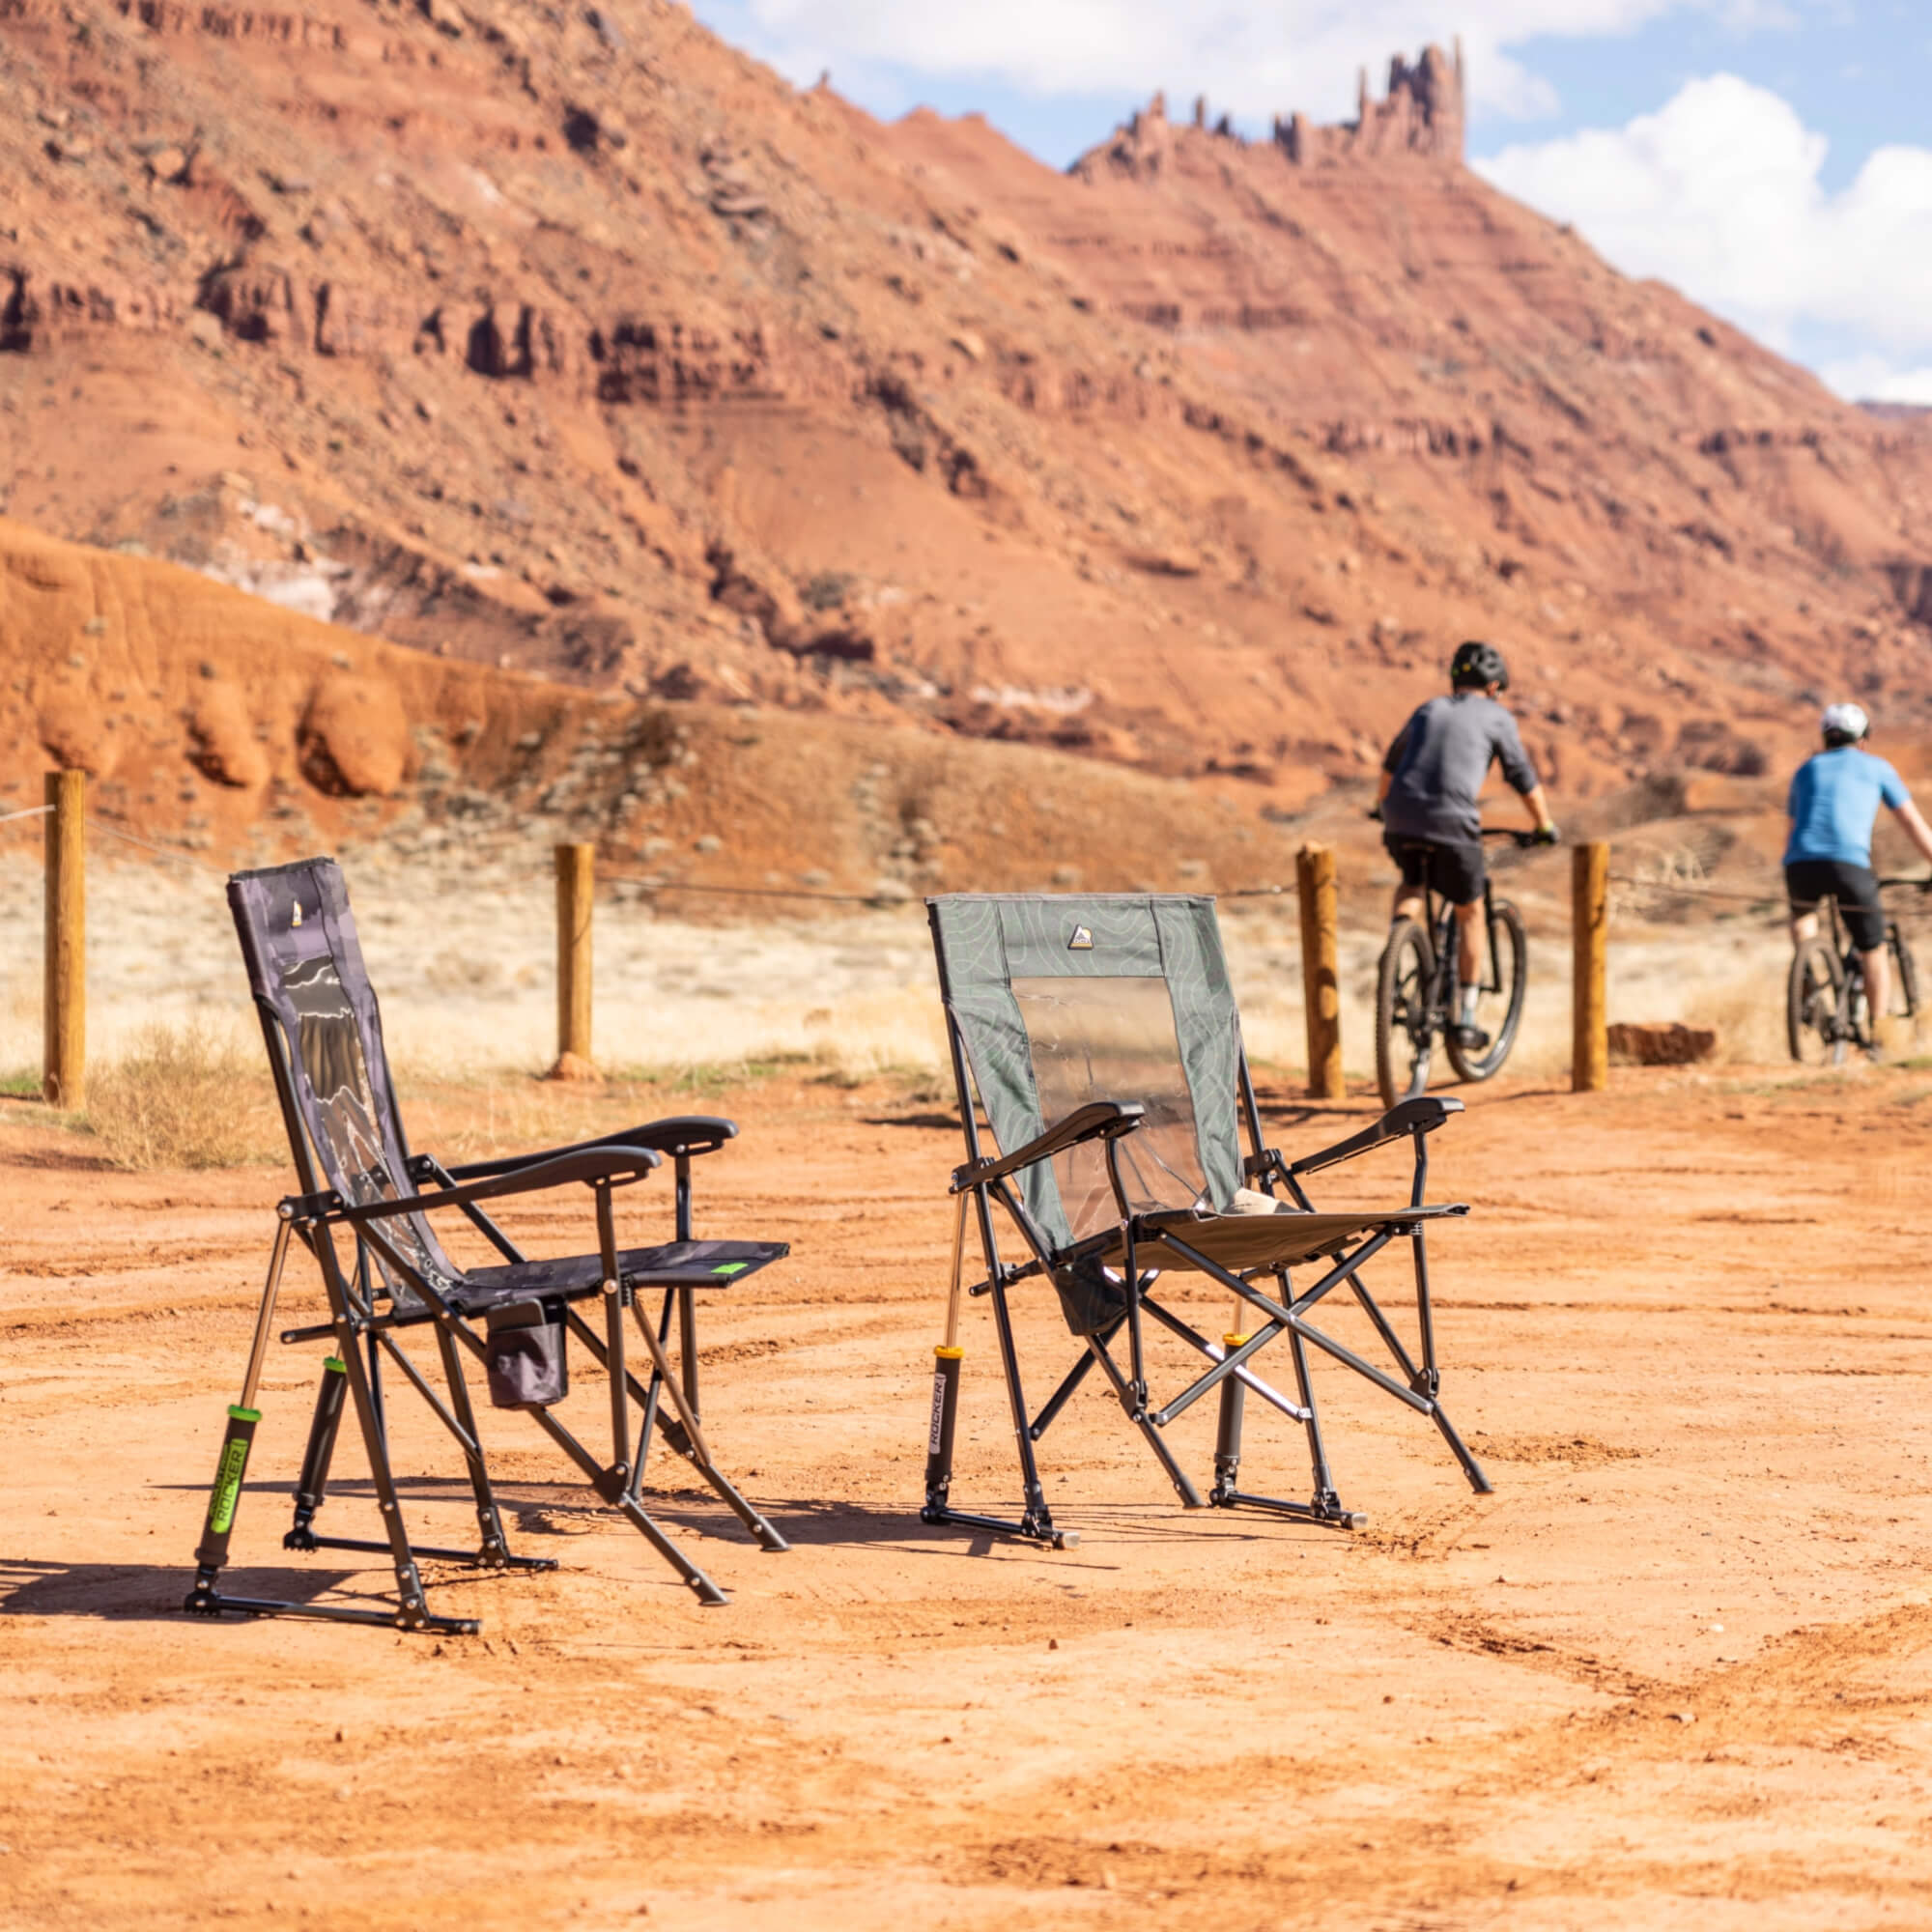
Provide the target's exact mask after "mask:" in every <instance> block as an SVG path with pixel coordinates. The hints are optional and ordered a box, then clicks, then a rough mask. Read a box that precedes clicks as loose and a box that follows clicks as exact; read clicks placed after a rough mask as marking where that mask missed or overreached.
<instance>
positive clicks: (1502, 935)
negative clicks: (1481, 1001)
mask: <svg viewBox="0 0 1932 1932" xmlns="http://www.w3.org/2000/svg"><path fill="white" fill-rule="evenodd" d="M1493 910H1494V913H1495V927H1494V929H1493V931H1492V935H1491V937H1492V943H1493V944H1494V946H1495V948H1496V950H1497V952H1499V953H1500V954H1501V955H1502V956H1501V957H1500V958H1499V959H1498V960H1497V961H1496V964H1497V965H1499V966H1500V967H1501V968H1502V989H1501V993H1500V995H1499V997H1500V999H1501V1001H1502V1016H1501V1018H1500V1019H1499V1020H1498V1021H1497V1023H1496V1026H1495V1029H1494V1031H1493V1032H1492V1034H1491V1036H1490V1044H1489V1047H1488V1049H1487V1050H1486V1051H1484V1052H1482V1053H1470V1052H1469V1051H1468V1050H1467V1049H1466V1048H1463V1047H1461V1046H1458V1045H1457V1044H1456V1036H1455V1035H1454V1034H1453V1033H1452V1034H1450V1035H1449V1036H1448V1037H1446V1038H1445V1040H1444V1041H1443V1044H1444V1045H1445V1046H1447V1047H1448V1049H1449V1065H1451V1066H1453V1067H1454V1068H1455V1069H1456V1071H1457V1072H1458V1073H1459V1074H1461V1075H1462V1077H1463V1079H1464V1080H1487V1079H1489V1078H1490V1077H1491V1076H1492V1074H1494V1073H1497V1072H1500V1071H1501V1069H1502V1064H1503V1062H1504V1061H1506V1060H1507V1059H1508V1058H1509V1057H1510V1048H1511V1047H1513V1046H1514V1045H1515V1044H1516V1037H1517V1033H1518V1031H1519V1029H1520V1027H1521V1025H1522V1002H1523V996H1524V994H1525V993H1526V992H1527V991H1528V988H1529V934H1528V933H1527V932H1525V931H1524V930H1523V923H1522V915H1521V914H1520V912H1518V911H1517V909H1516V907H1515V906H1513V905H1511V904H1510V902H1509V900H1507V899H1498V900H1497V901H1496V904H1495V906H1494V909H1493ZM1477 1010H1478V1014H1479V1016H1480V1017H1481V1018H1483V1019H1490V1018H1492V1017H1493V1016H1494V1015H1493V1014H1492V1013H1485V1012H1483V1011H1482V1009H1481V1007H1480V1005H1479V1006H1478V1009H1477Z"/></svg>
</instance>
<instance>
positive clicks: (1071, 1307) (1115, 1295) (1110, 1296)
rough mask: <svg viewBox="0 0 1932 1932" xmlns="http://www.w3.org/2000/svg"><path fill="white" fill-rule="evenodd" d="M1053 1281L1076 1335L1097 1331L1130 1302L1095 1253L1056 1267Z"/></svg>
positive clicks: (1069, 1323) (1061, 1307) (1064, 1311)
mask: <svg viewBox="0 0 1932 1932" xmlns="http://www.w3.org/2000/svg"><path fill="white" fill-rule="evenodd" d="M1053 1285H1054V1288H1055V1289H1056V1290H1057V1291H1058V1292H1059V1294H1060V1312H1061V1314H1062V1315H1064V1316H1065V1318H1066V1325H1067V1327H1068V1328H1069V1329H1070V1330H1071V1331H1072V1332H1073V1333H1074V1334H1076V1335H1097V1334H1098V1333H1099V1332H1100V1330H1101V1329H1103V1328H1105V1327H1106V1326H1107V1324H1108V1323H1109V1322H1111V1321H1116V1320H1117V1319H1118V1318H1119V1317H1120V1315H1121V1314H1122V1311H1123V1310H1124V1309H1125V1307H1126V1305H1127V1297H1126V1295H1125V1293H1123V1292H1122V1288H1121V1285H1120V1283H1119V1282H1118V1281H1116V1280H1115V1279H1114V1278H1113V1276H1111V1275H1110V1274H1109V1273H1108V1272H1107V1270H1106V1269H1105V1268H1104V1267H1103V1266H1101V1264H1100V1263H1099V1262H1098V1261H1097V1260H1095V1259H1094V1256H1092V1255H1088V1256H1086V1257H1085V1258H1084V1259H1082V1260H1080V1261H1077V1262H1067V1263H1065V1264H1063V1265H1062V1266H1060V1267H1057V1268H1055V1269H1054V1271H1053Z"/></svg>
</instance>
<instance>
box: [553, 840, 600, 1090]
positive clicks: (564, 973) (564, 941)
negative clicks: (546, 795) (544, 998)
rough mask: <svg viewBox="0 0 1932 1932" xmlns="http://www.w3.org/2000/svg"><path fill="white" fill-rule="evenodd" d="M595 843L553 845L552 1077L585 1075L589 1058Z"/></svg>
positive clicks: (581, 1076)
mask: <svg viewBox="0 0 1932 1932" xmlns="http://www.w3.org/2000/svg"><path fill="white" fill-rule="evenodd" d="M596 856H597V848H596V847H595V846H594V845H559V846H558V847H557V848H556V1065H554V1066H553V1067H552V1068H551V1077H552V1078H553V1079H559V1080H571V1079H583V1078H585V1077H586V1076H588V1075H589V1074H591V1073H593V1072H594V1071H595V1068H594V1066H593V1065H592V1062H591V1058H590V915H591V897H592V888H593V887H594V885H595V883H596Z"/></svg>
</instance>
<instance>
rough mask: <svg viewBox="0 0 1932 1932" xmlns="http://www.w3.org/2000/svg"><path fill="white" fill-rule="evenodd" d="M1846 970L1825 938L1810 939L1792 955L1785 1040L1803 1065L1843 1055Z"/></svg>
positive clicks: (1814, 1064) (1834, 1058) (1787, 995)
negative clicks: (1842, 1033) (1842, 1021)
mask: <svg viewBox="0 0 1932 1932" xmlns="http://www.w3.org/2000/svg"><path fill="white" fill-rule="evenodd" d="M1844 1003H1845V969H1844V967H1843V966H1842V965H1841V964H1840V963H1839V960H1838V955H1837V954H1836V953H1835V952H1833V951H1832V949H1831V947H1830V946H1829V945H1828V944H1827V943H1826V942H1825V941H1824V940H1823V939H1807V940H1805V941H1804V942H1803V944H1801V945H1800V947H1799V948H1798V950H1797V952H1794V953H1793V954H1792V955H1791V972H1790V975H1789V976H1788V978H1787V979H1786V980H1785V987H1784V1034H1785V1043H1786V1044H1787V1045H1788V1046H1789V1047H1790V1049H1791V1057H1792V1059H1793V1060H1795V1061H1797V1062H1798V1063H1799V1065H1802V1066H1823V1065H1826V1064H1827V1063H1828V1062H1832V1061H1833V1060H1842V1059H1843V1058H1844V1050H1845V1042H1844V1039H1843V1037H1842V1035H1841V1031H1840V1027H1841V1018H1842V1009H1843V1007H1844Z"/></svg>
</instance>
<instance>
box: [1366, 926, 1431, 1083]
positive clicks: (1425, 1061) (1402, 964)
mask: <svg viewBox="0 0 1932 1932" xmlns="http://www.w3.org/2000/svg"><path fill="white" fill-rule="evenodd" d="M1434 988H1435V951H1434V949H1433V948H1432V947H1431V946H1430V944H1429V935H1428V934H1427V933H1426V932H1424V931H1423V929H1422V928H1421V926H1419V925H1417V924H1416V923H1415V922H1414V921H1413V920H1412V919H1399V920H1397V921H1396V923H1395V924H1394V925H1392V926H1391V927H1390V928H1389V936H1388V944H1387V945H1386V946H1384V947H1383V948H1382V960H1381V967H1380V970H1379V971H1378V973H1377V975H1376V1080H1377V1082H1378V1085H1379V1086H1380V1088H1381V1090H1382V1105H1383V1106H1384V1107H1393V1106H1394V1105H1395V1104H1396V1102H1397V1101H1399V1100H1410V1099H1413V1098H1414V1097H1415V1095H1416V1094H1420V1093H1421V1092H1422V1091H1423V1090H1424V1089H1425V1088H1426V1087H1427V1086H1428V1085H1429V1061H1430V1055H1431V1052H1432V1050H1433V1048H1434V1047H1435V1024H1434V1016H1433V1015H1432V1014H1431V1012H1430V1010H1429V1006H1430V996H1431V994H1432V992H1433V990H1434Z"/></svg>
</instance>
